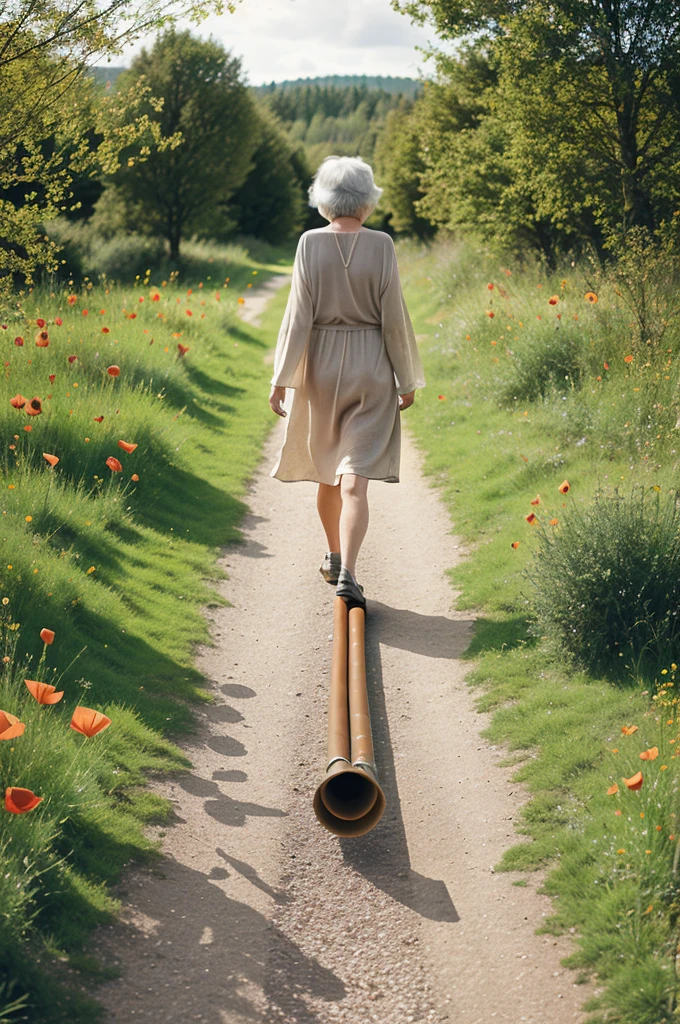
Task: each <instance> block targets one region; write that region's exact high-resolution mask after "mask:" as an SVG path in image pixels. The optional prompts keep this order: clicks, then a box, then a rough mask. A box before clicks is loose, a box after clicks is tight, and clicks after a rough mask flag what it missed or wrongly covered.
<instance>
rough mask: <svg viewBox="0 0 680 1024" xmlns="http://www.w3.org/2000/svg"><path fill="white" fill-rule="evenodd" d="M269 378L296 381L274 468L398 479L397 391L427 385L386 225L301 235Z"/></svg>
mask: <svg viewBox="0 0 680 1024" xmlns="http://www.w3.org/2000/svg"><path fill="white" fill-rule="evenodd" d="M345 264H347V266H345ZM271 383H272V384H277V385H279V386H283V387H286V388H294V389H295V390H294V396H293V401H292V406H291V407H290V409H289V411H288V418H287V421H286V435H285V440H284V442H283V445H282V447H281V450H280V452H279V456H278V458H277V461H276V465H275V466H274V468H273V469H272V471H271V473H270V474H269V475H270V476H273V477H276V478H277V479H278V480H284V481H290V480H312V481H314V482H315V483H324V484H331V485H336V484H338V483H339V482H340V477H341V475H342V474H343V473H356V474H357V475H359V476H365V477H369V478H370V479H372V480H384V481H386V482H387V483H398V482H399V458H400V453H401V422H400V416H401V413H400V412H399V401H398V398H397V395H398V394H406V392H408V391H413V390H414V389H416V388H424V387H425V377H424V374H423V367H422V363H421V360H420V353H419V352H418V347H417V344H416V339H415V335H414V333H413V326H412V324H411V319H410V317H409V314H408V310H407V309H406V304H405V302H404V296H403V293H402V290H401V282H400V280H399V271H398V269H397V257H396V253H395V249H394V243H393V241H392V238H391V236H390V235H388V234H386V233H385V232H384V231H373V230H371V229H370V228H364V227H362V228H361V230H360V231H352V232H349V231H348V232H337V231H329V230H328V229H326V228H313V229H312V230H310V231H305V232H304V234H302V235H301V236H300V240H299V242H298V247H297V252H296V254H295V264H294V267H293V278H292V283H291V290H290V295H289V298H288V305H287V306H286V311H285V313H284V316H283V321H282V323H281V329H280V331H279V336H278V341H277V345H276V353H275V356H274V375H273V377H272V379H271ZM286 397H287V398H288V396H286Z"/></svg>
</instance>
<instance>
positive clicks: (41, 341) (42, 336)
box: [35, 330, 50, 348]
mask: <svg viewBox="0 0 680 1024" xmlns="http://www.w3.org/2000/svg"><path fill="white" fill-rule="evenodd" d="M35 343H36V345H37V346H38V348H47V346H48V345H49V343H50V336H49V334H48V333H47V331H45V330H40V331H38V333H37V334H36V336H35Z"/></svg>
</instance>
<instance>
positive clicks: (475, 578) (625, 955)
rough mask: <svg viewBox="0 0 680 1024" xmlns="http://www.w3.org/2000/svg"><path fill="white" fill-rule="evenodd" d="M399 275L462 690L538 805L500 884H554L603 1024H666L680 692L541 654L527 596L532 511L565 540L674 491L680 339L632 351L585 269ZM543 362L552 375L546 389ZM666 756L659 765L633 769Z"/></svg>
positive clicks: (626, 332) (440, 257)
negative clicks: (549, 519) (463, 646)
mask: <svg viewBox="0 0 680 1024" xmlns="http://www.w3.org/2000/svg"><path fill="white" fill-rule="evenodd" d="M399 260H400V269H401V275H402V281H403V283H404V289H405V294H406V299H407V303H408V306H409V310H410V311H411V315H412V318H413V320H414V325H415V328H416V333H417V334H418V335H420V336H422V341H421V352H422V355H423V361H424V365H425V372H426V379H427V382H428V383H427V388H426V389H425V390H423V391H422V392H419V393H418V395H417V396H416V402H415V405H414V407H413V410H412V411H411V412H410V413H409V417H410V420H409V423H410V426H411V427H412V429H413V431H414V435H415V438H416V442H417V444H418V446H419V448H420V449H421V450H422V452H423V455H424V469H425V472H426V474H427V475H429V476H430V477H431V478H432V479H433V480H434V481H436V483H437V484H438V486H439V487H440V489H441V493H442V497H443V499H444V501H445V503H446V504H447V506H448V508H449V510H450V512H451V516H452V520H453V522H454V523H455V526H456V531H457V533H458V534H459V535H460V536H462V537H463V538H464V540H465V541H466V542H467V545H468V547H469V548H470V556H469V557H468V558H467V559H466V560H465V561H464V562H463V563H462V564H461V565H460V566H459V567H457V568H455V569H452V570H449V576H450V579H451V583H452V584H453V585H454V586H455V587H456V588H457V589H458V590H459V591H460V597H459V599H458V605H459V607H460V608H466V609H473V610H475V611H476V613H477V615H478V619H477V624H476V629H475V632H474V637H473V640H472V643H471V645H470V647H469V649H468V651H467V652H466V657H468V658H469V659H470V660H471V662H474V664H471V672H470V675H469V677H468V678H469V683H470V685H471V686H472V687H473V688H474V690H475V692H476V695H477V702H478V707H479V708H480V710H486V711H491V712H492V719H491V724H490V726H489V728H488V729H487V730H486V733H485V735H486V736H487V737H488V739H490V740H491V741H492V742H494V743H503V744H505V745H506V748H507V750H508V763H510V764H517V768H516V771H515V774H514V778H515V779H516V780H517V781H520V782H522V783H524V784H525V785H526V786H527V787H528V790H529V793H530V794H531V798H530V800H529V802H528V803H527V804H526V805H525V807H524V810H523V813H522V816H521V822H520V825H519V830H520V832H522V833H523V834H525V835H527V836H529V837H531V839H532V842H531V843H526V842H521V843H519V844H517V845H516V846H513V847H511V848H510V849H509V850H508V851H507V852H506V854H505V855H504V857H503V859H502V861H501V863H500V864H499V865H498V867H499V869H503V870H508V871H515V872H520V873H523V874H522V876H521V877H519V878H518V879H517V881H518V882H521V881H524V880H526V879H527V878H528V877H530V876H529V875H528V874H527V872H531V871H534V870H536V869H539V868H547V869H548V871H547V875H546V880H545V883H544V886H543V888H544V891H546V892H548V893H549V894H550V895H551V896H553V897H554V904H553V907H554V912H553V915H552V917H551V918H550V919H549V920H548V921H547V922H546V923H544V925H543V926H542V927H543V928H544V929H545V930H547V931H551V932H554V933H556V934H557V933H562V932H565V931H567V930H569V929H576V934H575V940H576V950H575V952H574V954H573V956H572V957H570V958H569V960H568V964H569V966H571V967H573V968H579V969H580V970H581V971H582V972H584V975H585V976H589V977H592V978H593V979H594V980H595V982H596V984H597V985H598V988H599V989H600V991H601V994H600V995H599V996H597V997H596V998H593V999H592V1000H591V1001H590V1003H589V1005H588V1007H587V1009H588V1010H589V1011H590V1014H591V1016H590V1018H589V1019H590V1021H592V1022H593V1024H595V1022H598V1024H603V1022H605V1021H606V1022H614V1021H616V1022H618V1024H662V1022H670V1021H671V1020H675V1019H677V1013H676V1005H677V988H678V983H677V977H676V963H675V950H676V947H677V943H678V912H679V909H680V904H679V902H678V893H680V888H679V887H678V878H677V870H678V866H677V857H676V851H677V850H678V839H677V836H676V814H678V813H680V807H678V781H679V778H678V777H679V774H680V771H679V769H678V767H677V764H678V761H677V757H678V754H680V747H678V729H677V721H676V705H675V703H674V698H673V696H672V694H673V692H674V691H673V689H672V687H670V688H667V689H664V680H668V681H670V682H671V683H674V668H673V666H671V665H670V664H669V665H667V666H666V668H665V669H662V671H661V672H658V673H657V674H649V675H646V676H645V675H643V674H641V672H640V671H639V666H638V665H636V664H635V663H633V662H632V661H631V662H630V663H629V664H628V666H627V668H625V669H624V668H623V666H620V665H619V666H611V667H608V668H607V669H606V670H601V671H598V672H596V671H593V670H592V669H590V670H589V669H586V668H584V667H583V666H582V665H581V664H579V662H578V660H576V659H574V658H571V659H570V658H568V657H567V656H566V655H565V652H564V650H563V649H562V647H561V646H560V645H559V644H558V643H557V642H556V641H555V639H554V638H551V637H548V636H546V635H543V631H542V630H541V629H540V627H538V623H539V622H540V615H539V614H538V612H539V610H540V609H537V607H536V600H537V598H536V594H535V591H534V589H533V588H532V586H531V583H530V578H529V577H530V575H531V574H534V575H535V574H536V573H537V572H539V573H540V571H541V562H540V553H541V548H540V545H539V544H538V540H539V536H538V531H537V530H536V529H535V528H534V527H532V526H530V525H529V524H528V523H527V521H526V519H525V517H526V515H528V514H529V513H530V512H531V511H532V510H535V509H536V506H532V505H531V501H532V499H535V498H536V496H537V495H538V496H540V501H541V503H542V505H539V506H538V508H539V510H541V511H542V507H544V506H545V505H546V504H547V506H548V507H549V509H550V510H551V515H552V516H553V517H555V518H557V519H558V524H556V525H555V530H556V531H557V532H556V536H557V533H558V532H559V529H560V526H559V518H560V516H563V515H566V514H567V511H568V509H569V507H571V506H570V504H569V503H572V505H573V507H574V508H575V509H580V507H581V504H582V503H588V502H590V500H591V498H592V497H593V495H595V494H596V493H598V492H599V493H608V492H609V493H611V492H612V491H613V488H614V487H619V488H625V489H628V488H638V487H642V488H644V489H645V490H646V491H650V490H651V489H653V488H656V489H660V490H661V492H663V494H664V495H666V494H671V493H672V492H673V491H674V488H675V485H676V482H677V471H678V450H680V444H678V442H679V441H680V438H679V437H678V432H677V429H676V427H675V422H676V410H675V404H674V403H676V402H677V397H676V395H677V386H678V382H679V376H678V370H677V368H676V359H677V355H678V353H679V352H680V344H679V339H678V335H677V331H676V332H675V333H673V331H668V332H667V333H666V334H665V336H664V346H663V348H664V351H663V352H661V351H652V352H650V351H647V350H645V351H644V352H643V351H642V350H641V349H640V348H636V347H635V338H634V333H633V332H632V331H631V329H630V327H629V326H628V320H629V313H628V312H627V311H626V309H625V308H624V305H623V304H622V302H621V300H620V299H619V298H618V297H617V294H616V292H615V290H614V288H613V287H612V286H610V285H609V284H608V283H607V281H606V279H604V278H602V279H599V280H598V281H597V282H596V284H597V291H596V292H595V294H597V296H598V300H599V301H598V302H597V303H596V304H589V303H588V302H586V301H585V299H584V295H585V293H586V292H587V291H589V290H593V280H592V277H591V278H590V279H588V277H587V276H586V272H585V271H583V272H582V271H581V268H579V267H576V268H571V267H568V268H566V270H558V271H557V272H556V273H555V274H554V275H552V276H546V274H545V273H544V272H543V271H542V269H541V268H540V267H532V266H524V267H522V266H507V265H505V266H504V265H502V264H501V261H500V260H496V259H494V257H493V256H492V255H490V254H488V253H485V252H482V251H477V250H475V249H474V247H472V246H464V245H460V244H458V243H454V242H451V241H448V242H445V241H442V242H439V243H435V244H434V245H432V246H431V247H423V246H419V245H415V244H402V245H401V246H400V247H399ZM489 285H493V288H489V287H488V286H489ZM503 293H505V297H504V296H503ZM554 296H557V299H558V301H557V303H555V304H554V305H551V304H549V302H548V299H549V298H552V297H554ZM489 312H494V316H493V317H490V316H489V315H488V313H489ZM557 312H560V314H561V320H564V319H566V318H567V317H568V318H569V319H570V327H569V344H568V345H567V344H565V345H562V343H561V342H560V345H559V346H556V344H555V338H554V335H555V333H556V331H557V330H560V329H561V326H560V325H561V320H557V319H556V316H557ZM576 316H577V317H578V318H579V319H578V320H576V319H574V317H576ZM539 318H540V319H539ZM546 322H548V323H549V325H550V326H549V330H548V329H547V328H546ZM574 337H575V338H576V340H575V341H574ZM669 350H670V351H669ZM565 351H566V352H567V355H568V356H569V359H568V360H565V358H564V355H565ZM543 353H546V354H547V357H549V359H550V360H551V362H550V367H552V368H555V367H556V368H557V369H555V370H554V372H552V371H551V374H548V375H547V376H546V373H545V363H544V361H542V359H541V358H540V356H541V355H542V354H543ZM631 355H632V356H633V358H632V359H628V360H627V358H626V357H627V356H631ZM570 361H571V362H570ZM605 362H606V363H607V364H608V367H609V369H608V370H606V369H605V368H604V363H605ZM569 367H571V369H569ZM559 372H562V377H563V379H562V381H560V380H559ZM565 378H566V379H565ZM518 381H521V382H522V383H523V387H524V390H523V392H521V391H520V389H519V388H518V387H516V384H517V382H518ZM537 384H540V386H537ZM518 392H520V394H518ZM515 399H516V400H515ZM565 478H566V479H568V481H569V483H570V491H569V493H568V494H567V495H562V494H560V492H559V490H558V488H559V485H560V484H561V483H562V481H563V480H565ZM565 506H566V507H565ZM513 544H515V545H516V546H513ZM617 669H618V670H617ZM634 726H637V729H636V730H634V731H633V727H634ZM622 729H626V730H630V732H629V733H628V734H627V733H624V732H622ZM654 747H657V748H658V752H659V754H658V757H654V756H653V755H648V757H649V759H641V757H640V755H641V754H644V753H645V752H646V751H648V750H653V748H654ZM639 770H642V772H643V780H644V781H643V785H642V788H640V789H637V790H636V789H629V788H628V786H627V785H626V784H625V782H624V781H623V780H624V779H625V778H628V779H629V780H630V779H633V778H634V776H635V773H636V772H637V771H639ZM614 784H616V785H617V791H616V792H613V793H611V794H608V790H609V789H610V788H611V787H613V786H614ZM643 815H644V817H643Z"/></svg>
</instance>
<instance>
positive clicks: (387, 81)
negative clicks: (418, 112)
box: [252, 75, 422, 97]
mask: <svg viewBox="0 0 680 1024" xmlns="http://www.w3.org/2000/svg"><path fill="white" fill-rule="evenodd" d="M309 85H318V86H326V87H328V86H331V87H334V88H336V89H345V88H348V87H355V86H357V87H359V88H362V87H363V88H364V89H381V90H382V91H383V92H390V93H402V94H403V95H405V96H411V97H413V96H415V95H416V94H417V93H418V92H419V91H420V90H421V89H422V83H421V82H419V81H417V80H416V79H415V78H395V77H393V76H392V75H326V76H325V77H319V78H295V79H289V80H286V81H283V82H270V83H269V84H268V85H254V86H252V88H253V89H254V90H255V92H259V93H267V92H273V91H274V90H283V89H299V88H300V87H304V86H309Z"/></svg>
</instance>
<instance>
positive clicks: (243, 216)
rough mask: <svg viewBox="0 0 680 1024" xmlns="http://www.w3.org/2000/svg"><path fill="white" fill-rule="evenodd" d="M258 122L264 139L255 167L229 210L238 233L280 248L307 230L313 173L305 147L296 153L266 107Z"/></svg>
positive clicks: (254, 158)
mask: <svg viewBox="0 0 680 1024" xmlns="http://www.w3.org/2000/svg"><path fill="white" fill-rule="evenodd" d="M257 119H258V122H259V124H258V127H259V132H260V136H259V140H258V143H257V147H256V149H255V151H254V153H253V156H252V166H251V169H250V171H249V172H248V177H247V178H246V179H245V181H244V182H243V184H242V185H241V186H240V188H238V189H237V190H236V192H235V193H234V194H233V196H232V197H231V201H230V205H229V210H230V213H231V214H232V216H233V217H234V218H235V220H236V227H237V230H238V231H240V232H242V233H243V234H247V235H253V236H255V237H257V238H262V239H264V240H265V241H266V242H270V243H272V244H277V243H280V242H285V241H286V240H287V239H290V238H291V237H292V235H294V234H296V233H298V234H299V233H300V232H301V231H302V230H303V228H304V225H305V222H306V214H307V192H306V189H307V187H308V185H309V183H310V181H311V172H310V169H309V167H308V165H307V162H306V158H305V154H304V150H303V149H302V147H300V146H298V147H297V151H296V150H295V149H294V147H293V144H292V143H291V142H290V141H289V139H288V136H287V134H286V132H285V131H284V129H283V127H282V125H281V123H280V121H279V120H278V118H277V117H276V116H275V115H274V114H272V113H271V112H270V111H269V110H268V109H267V108H266V107H265V106H264V104H261V103H260V104H259V105H258V110H257Z"/></svg>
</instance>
